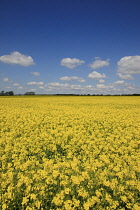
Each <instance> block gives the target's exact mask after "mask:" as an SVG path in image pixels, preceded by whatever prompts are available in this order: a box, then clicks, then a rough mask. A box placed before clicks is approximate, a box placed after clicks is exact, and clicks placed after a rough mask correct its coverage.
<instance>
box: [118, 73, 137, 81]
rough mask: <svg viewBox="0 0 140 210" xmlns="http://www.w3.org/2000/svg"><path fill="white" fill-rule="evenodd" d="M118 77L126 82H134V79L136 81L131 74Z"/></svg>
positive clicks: (119, 74)
mask: <svg viewBox="0 0 140 210" xmlns="http://www.w3.org/2000/svg"><path fill="white" fill-rule="evenodd" d="M117 75H118V76H119V77H120V78H121V79H124V80H132V79H134V78H133V77H132V76H131V75H130V74H121V73H118V74H117Z"/></svg>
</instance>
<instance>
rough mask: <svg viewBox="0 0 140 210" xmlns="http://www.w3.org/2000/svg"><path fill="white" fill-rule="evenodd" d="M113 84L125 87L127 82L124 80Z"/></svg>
mask: <svg viewBox="0 0 140 210" xmlns="http://www.w3.org/2000/svg"><path fill="white" fill-rule="evenodd" d="M113 84H115V85H124V84H125V82H124V81H123V80H118V81H116V82H114V83H113Z"/></svg>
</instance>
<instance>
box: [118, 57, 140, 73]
mask: <svg viewBox="0 0 140 210" xmlns="http://www.w3.org/2000/svg"><path fill="white" fill-rule="evenodd" d="M117 64H118V72H120V73H122V74H140V56H139V55H136V56H125V57H123V58H121V59H120V61H118V63H117Z"/></svg>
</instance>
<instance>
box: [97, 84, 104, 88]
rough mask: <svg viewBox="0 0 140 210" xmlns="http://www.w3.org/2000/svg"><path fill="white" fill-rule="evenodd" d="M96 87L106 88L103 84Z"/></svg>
mask: <svg viewBox="0 0 140 210" xmlns="http://www.w3.org/2000/svg"><path fill="white" fill-rule="evenodd" d="M96 87H97V88H106V86H105V85H103V84H97V85H96Z"/></svg>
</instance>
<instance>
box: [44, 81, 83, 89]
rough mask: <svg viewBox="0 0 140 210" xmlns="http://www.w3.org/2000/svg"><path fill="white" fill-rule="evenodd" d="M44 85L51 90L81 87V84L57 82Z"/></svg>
mask: <svg viewBox="0 0 140 210" xmlns="http://www.w3.org/2000/svg"><path fill="white" fill-rule="evenodd" d="M45 86H47V87H48V88H49V89H52V90H81V88H82V86H81V85H70V84H68V83H65V84H62V83H59V82H52V83H48V84H47V85H45Z"/></svg>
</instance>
